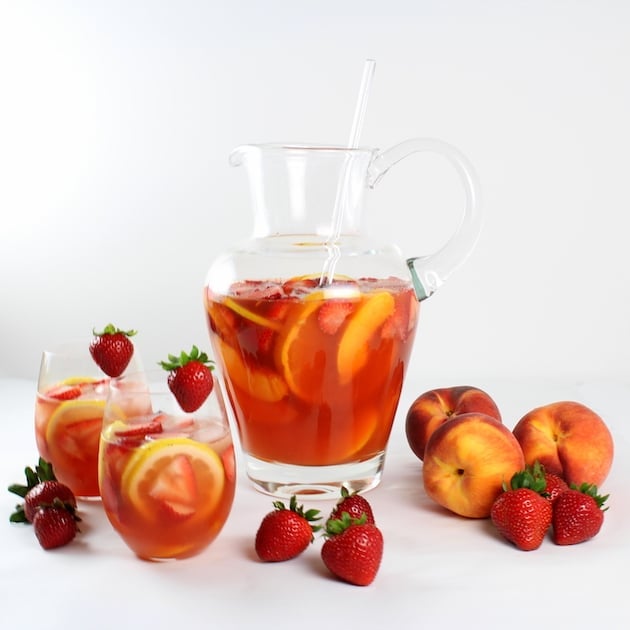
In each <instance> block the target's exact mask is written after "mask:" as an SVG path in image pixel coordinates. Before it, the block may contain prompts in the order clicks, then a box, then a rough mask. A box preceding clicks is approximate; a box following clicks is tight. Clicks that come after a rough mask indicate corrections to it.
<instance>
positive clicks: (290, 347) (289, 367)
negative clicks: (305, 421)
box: [276, 292, 321, 400]
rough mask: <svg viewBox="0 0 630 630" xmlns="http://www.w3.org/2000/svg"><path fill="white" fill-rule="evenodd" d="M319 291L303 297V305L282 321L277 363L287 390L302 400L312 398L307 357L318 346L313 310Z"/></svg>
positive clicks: (316, 303) (315, 311)
mask: <svg viewBox="0 0 630 630" xmlns="http://www.w3.org/2000/svg"><path fill="white" fill-rule="evenodd" d="M317 295H319V296H320V297H321V292H318V293H313V294H312V296H309V297H310V298H311V299H310V300H305V305H304V308H303V309H301V310H300V311H299V313H297V314H296V316H294V317H293V319H292V321H287V323H286V326H285V328H286V333H285V335H284V339H283V340H282V341H281V342H279V344H278V347H279V349H280V352H279V355H278V356H277V357H276V360H277V362H278V363H279V364H280V366H281V367H282V371H283V374H284V378H285V380H286V383H287V385H288V386H289V389H290V390H291V391H292V392H293V393H294V394H296V395H297V396H299V397H300V398H302V399H304V400H310V398H311V397H312V390H313V383H314V381H317V380H319V379H318V378H313V370H314V369H316V367H315V368H314V367H313V365H312V363H311V361H309V360H307V357H311V356H312V355H313V354H314V352H315V350H316V349H317V347H318V341H317V339H318V337H319V336H320V335H321V332H320V331H319V327H318V325H317V310H318V309H319V307H320V306H321V300H320V299H317V297H316V296H317Z"/></svg>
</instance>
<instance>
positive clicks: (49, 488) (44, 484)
mask: <svg viewBox="0 0 630 630" xmlns="http://www.w3.org/2000/svg"><path fill="white" fill-rule="evenodd" d="M55 500H58V501H60V502H61V503H62V505H63V506H64V507H65V508H66V509H70V510H74V509H75V508H76V507H77V500H76V498H75V496H74V493H73V492H72V490H70V488H68V486H66V485H65V484H63V483H61V482H59V481H40V482H39V483H38V484H37V485H36V486H35V487H34V488H32V489H31V490H29V491H28V493H27V494H26V496H25V497H24V515H25V516H26V520H27V521H28V522H29V523H32V522H33V520H34V518H35V514H37V511H38V509H39V508H40V507H42V506H44V507H45V506H50V505H52V504H53V502H55Z"/></svg>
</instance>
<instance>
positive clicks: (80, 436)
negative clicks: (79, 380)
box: [46, 400, 105, 460]
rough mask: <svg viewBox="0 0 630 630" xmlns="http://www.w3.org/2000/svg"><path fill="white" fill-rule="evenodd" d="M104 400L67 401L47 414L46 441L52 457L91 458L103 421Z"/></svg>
mask: <svg viewBox="0 0 630 630" xmlns="http://www.w3.org/2000/svg"><path fill="white" fill-rule="evenodd" d="M104 408H105V401H104V400H68V401H65V402H62V403H61V404H60V405H59V406H58V407H57V409H55V411H54V412H53V414H52V415H51V416H50V420H49V421H48V425H47V427H46V442H47V443H48V448H49V450H50V454H51V458H52V459H57V458H59V459H62V460H63V459H64V458H67V457H72V458H74V459H79V460H89V459H93V458H94V457H95V456H96V453H98V443H99V439H100V434H101V425H102V422H103V410H104Z"/></svg>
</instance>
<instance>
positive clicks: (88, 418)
mask: <svg viewBox="0 0 630 630" xmlns="http://www.w3.org/2000/svg"><path fill="white" fill-rule="evenodd" d="M107 390H108V384H107V381H103V380H96V379H94V380H86V377H73V378H68V379H64V380H63V381H61V382H60V383H57V384H55V385H53V386H52V387H49V388H46V389H44V390H43V391H41V392H37V400H36V403H35V439H36V442H37V449H38V450H39V454H40V455H41V456H42V457H43V458H44V459H45V460H46V461H49V462H50V463H51V464H52V465H53V470H54V471H55V476H56V477H57V479H59V481H61V482H62V483H65V484H66V485H67V486H69V487H70V488H71V489H72V491H73V492H74V494H75V495H76V496H80V497H98V496H99V491H98V444H99V437H100V435H101V423H102V421H103V408H104V406H105V398H106V396H107Z"/></svg>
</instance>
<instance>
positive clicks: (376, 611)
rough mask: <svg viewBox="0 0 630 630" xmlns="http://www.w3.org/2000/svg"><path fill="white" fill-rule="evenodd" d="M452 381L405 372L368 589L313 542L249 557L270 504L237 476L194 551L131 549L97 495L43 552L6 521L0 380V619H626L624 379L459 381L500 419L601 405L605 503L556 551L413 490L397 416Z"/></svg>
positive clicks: (212, 624) (576, 624)
mask: <svg viewBox="0 0 630 630" xmlns="http://www.w3.org/2000/svg"><path fill="white" fill-rule="evenodd" d="M456 384H461V383H444V382H441V383H429V382H420V380H419V379H415V380H414V378H413V375H410V377H409V379H408V381H407V383H406V386H405V390H404V393H403V397H402V399H401V404H400V407H399V413H398V416H397V419H396V423H395V425H394V430H393V434H392V440H391V444H390V448H389V451H388V457H387V462H386V468H385V474H384V477H383V481H382V483H381V485H380V486H379V487H378V488H376V489H375V490H372V491H371V492H369V493H368V494H367V495H366V496H367V498H368V499H369V500H370V502H371V503H372V506H373V509H374V513H375V517H376V520H377V522H378V524H379V525H380V527H381V529H382V531H383V535H384V539H385V550H384V556H383V562H382V565H381V569H380V571H379V574H378V575H377V577H376V580H375V581H374V583H373V584H372V585H370V586H368V587H356V586H351V585H348V584H345V583H342V582H339V581H336V580H335V579H333V578H331V577H330V575H329V574H328V572H327V570H326V569H325V568H324V567H323V564H322V563H321V558H320V555H319V550H320V548H321V544H322V541H321V540H320V539H317V540H316V542H315V543H314V544H313V545H312V546H311V547H310V548H309V549H308V550H307V551H306V552H305V553H304V554H303V555H302V556H300V557H298V558H297V559H294V560H292V561H289V562H285V563H276V564H264V563H261V562H259V561H258V560H257V558H256V556H255V553H254V550H253V539H254V534H255V532H256V529H257V527H258V524H259V523H260V520H261V519H262V517H263V515H264V514H265V513H266V512H268V511H269V510H270V509H271V508H272V506H271V498H269V497H267V496H265V495H263V494H260V493H258V492H256V491H255V490H253V489H251V488H250V487H249V485H248V482H247V480H246V479H245V478H243V477H242V476H241V477H240V478H239V485H238V487H237V495H236V499H235V502H234V507H233V510H232V513H231V516H230V518H229V520H228V522H227V524H226V526H225V528H224V530H223V532H222V533H221V535H220V536H219V538H218V539H217V540H216V541H215V542H214V543H213V544H212V545H211V546H210V547H209V548H208V549H207V550H206V551H205V552H204V553H203V554H201V555H199V556H197V557H195V558H191V559H188V560H183V561H175V562H166V563H151V562H145V561H141V560H139V559H137V558H136V557H135V556H134V555H133V554H132V553H131V552H130V551H129V550H128V549H127V547H126V546H125V545H124V544H123V543H122V541H121V540H120V539H119V538H118V537H117V535H116V533H115V532H114V530H113V529H111V527H110V525H109V523H108V521H107V519H106V518H105V516H104V514H103V512H102V510H101V507H100V504H98V503H95V504H81V506H80V508H81V514H82V517H83V522H82V524H81V529H82V533H81V534H80V535H79V536H78V538H77V539H76V540H75V541H74V542H73V543H72V544H71V545H69V546H66V547H63V548H61V549H58V550H55V551H49V552H46V551H44V550H43V549H41V548H40V547H39V545H38V543H37V541H36V539H35V537H34V534H33V531H32V528H31V527H29V526H24V525H17V524H11V523H9V514H10V512H11V511H12V508H13V507H14V505H15V503H16V500H18V497H15V496H14V495H12V494H10V493H9V492H8V491H6V488H7V486H8V485H9V484H10V483H13V482H18V481H21V480H22V478H23V469H24V466H25V465H34V464H35V463H36V460H37V452H36V447H35V440H34V435H33V396H34V391H35V385H34V383H32V382H30V381H25V380H16V379H6V378H5V379H0V409H1V410H2V426H3V427H4V429H5V431H7V433H5V437H4V439H3V440H2V447H1V450H0V453H1V456H0V482H1V483H2V486H3V491H2V492H1V493H0V497H1V499H0V510H1V512H2V514H3V515H4V516H2V525H0V531H1V535H0V602H1V606H0V628H18V627H26V626H23V625H22V623H23V620H25V619H26V620H28V619H30V620H31V621H33V623H35V618H36V617H40V616H45V617H46V619H47V620H48V624H47V625H46V627H48V628H67V627H74V628H90V629H91V628H113V627H114V628H115V627H120V628H128V627H140V628H150V629H155V628H169V627H173V628H175V627H177V628H254V627H258V628H298V627H302V628H325V627H329V626H330V627H341V626H340V624H344V626H343V627H347V628H357V627H359V623H358V621H357V619H360V620H361V627H363V628H395V627H396V624H398V627H400V628H407V627H414V628H436V627H440V628H454V627H460V628H482V627H483V628H510V629H516V628H532V627H533V628H557V627H567V628H572V630H575V629H576V628H615V629H616V628H620V629H621V628H624V629H626V628H628V627H630V595H629V593H628V587H629V586H630V579H629V578H628V570H629V569H628V567H629V562H630V486H629V484H630V418H629V417H628V414H629V413H630V412H629V410H630V384H629V383H621V382H620V383H610V382H607V383H560V382H558V383H538V384H536V383H517V382H510V381H497V382H492V383H484V382H474V383H468V384H474V385H476V386H479V387H482V388H484V389H486V391H488V393H490V394H491V395H492V396H493V397H494V398H495V400H496V402H497V403H498V405H499V408H500V409H501V411H502V413H503V416H504V423H505V424H506V425H507V426H509V427H510V428H512V427H513V426H514V424H516V422H517V421H518V419H519V418H520V417H521V416H522V415H523V414H524V413H525V412H527V411H529V409H531V408H533V407H536V406H539V405H541V404H545V403H548V402H553V401H555V400H561V399H570V400H577V401H580V402H582V403H584V404H586V405H588V406H590V407H591V408H593V409H594V410H596V411H597V412H598V413H600V415H602V417H603V418H604V419H605V420H606V422H607V423H608V426H609V427H610V429H611V431H612V433H613V437H614V440H615V448H616V452H615V461H614V463H613V468H612V471H611V473H610V475H609V477H608V479H607V480H606V482H605V483H604V484H603V486H602V490H603V491H605V492H608V493H610V495H611V497H610V499H609V504H610V509H609V510H608V512H606V516H605V521H604V525H603V528H602V530H601V532H600V534H599V535H598V536H597V537H596V538H594V539H592V540H591V541H589V542H587V543H583V544H581V545H574V546H570V547H560V546H556V545H554V544H553V543H552V542H551V540H550V539H547V540H546V541H545V542H544V543H543V545H542V547H541V548H539V549H538V550H536V551H532V552H522V551H518V550H517V549H516V548H515V547H513V546H511V545H509V544H508V543H506V542H504V541H503V540H502V539H500V538H499V537H498V535H497V534H496V532H495V531H494V529H493V527H492V525H491V523H490V521H489V520H468V519H463V518H460V517H457V516H454V515H452V514H450V513H447V512H446V511H444V510H442V509H441V508H438V507H437V506H435V505H434V504H432V503H431V501H430V500H429V499H428V498H427V497H426V496H425V494H424V490H423V487H422V477H421V462H420V461H419V460H417V459H416V458H415V457H414V455H413V454H412V453H411V450H410V449H409V447H408V445H407V442H406V440H405V437H404V416H405V413H406V410H407V408H408V406H409V404H410V403H411V402H412V400H413V399H414V398H415V397H416V396H417V395H418V394H420V393H421V392H423V391H425V390H426V389H430V388H432V387H437V386H446V385H456ZM311 504H312V507H320V509H322V511H324V512H327V511H329V510H330V508H331V507H332V502H330V501H313V502H309V503H308V505H309V506H311ZM35 593H37V594H36V595H35ZM532 624H534V625H532ZM40 625H41V624H40ZM42 627H44V626H43V625H42Z"/></svg>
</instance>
